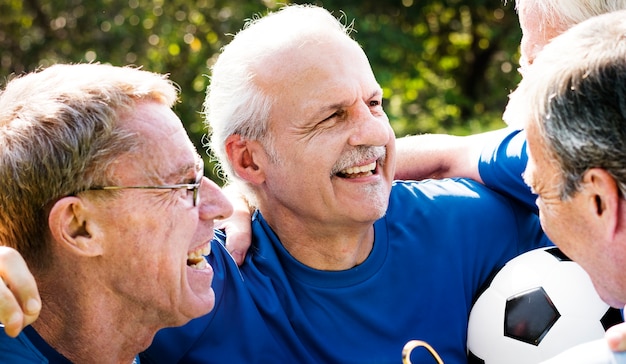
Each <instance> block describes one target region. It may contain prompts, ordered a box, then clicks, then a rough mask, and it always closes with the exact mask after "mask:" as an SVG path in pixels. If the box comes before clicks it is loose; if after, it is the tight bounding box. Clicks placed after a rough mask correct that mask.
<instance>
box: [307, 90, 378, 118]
mask: <svg viewBox="0 0 626 364" xmlns="http://www.w3.org/2000/svg"><path fill="white" fill-rule="evenodd" d="M382 94H383V90H382V89H381V88H377V89H375V90H374V91H372V92H371V93H370V95H369V97H367V98H366V99H367V100H369V99H372V98H374V97H377V96H382ZM353 103H354V101H349V100H344V101H340V102H337V103H334V104H331V105H326V106H323V107H322V108H320V109H319V110H318V111H317V112H316V113H315V115H316V116H315V117H316V118H318V117H321V116H322V115H324V114H327V113H328V112H330V111H332V110H336V109H341V108H342V107H346V106H349V105H352V104H353Z"/></svg>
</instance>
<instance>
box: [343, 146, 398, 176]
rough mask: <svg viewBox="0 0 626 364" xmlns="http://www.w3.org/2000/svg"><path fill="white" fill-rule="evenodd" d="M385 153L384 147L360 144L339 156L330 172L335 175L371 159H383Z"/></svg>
mask: <svg viewBox="0 0 626 364" xmlns="http://www.w3.org/2000/svg"><path fill="white" fill-rule="evenodd" d="M386 155H387V149H386V148H385V147H372V146H364V145H360V146H358V147H356V148H354V149H352V150H350V151H348V152H346V153H345V154H343V155H342V156H341V157H339V160H338V161H337V163H335V166H334V167H333V169H332V174H333V175H335V174H337V173H338V172H340V171H343V170H344V169H346V168H349V167H354V166H356V165H360V164H363V163H364V162H366V161H370V160H372V159H375V160H379V159H382V160H384V159H385V156H386Z"/></svg>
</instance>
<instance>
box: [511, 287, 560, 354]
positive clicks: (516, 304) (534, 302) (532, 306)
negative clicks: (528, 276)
mask: <svg viewBox="0 0 626 364" xmlns="http://www.w3.org/2000/svg"><path fill="white" fill-rule="evenodd" d="M559 317H561V314H560V313H559V311H558V310H557V309H556V307H555V306H554V304H553V303H552V300H550V297H548V295H547V293H546V291H544V289H543V288H541V287H537V288H533V289H529V290H527V291H524V292H522V293H520V294H517V295H515V296H512V297H509V298H508V299H507V300H506V306H505V309H504V335H505V336H508V337H510V338H513V339H517V340H520V341H523V342H525V343H528V344H532V345H535V346H538V345H539V343H541V340H542V339H543V338H544V337H545V335H546V334H547V333H548V331H549V330H550V328H551V327H552V325H554V323H555V322H556V320H558V319H559Z"/></svg>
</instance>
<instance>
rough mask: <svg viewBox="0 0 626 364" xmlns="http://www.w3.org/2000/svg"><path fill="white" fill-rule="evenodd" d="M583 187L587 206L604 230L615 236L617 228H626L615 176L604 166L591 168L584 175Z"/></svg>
mask: <svg viewBox="0 0 626 364" xmlns="http://www.w3.org/2000/svg"><path fill="white" fill-rule="evenodd" d="M583 187H584V191H585V199H586V201H587V206H586V207H585V208H587V209H588V211H589V213H590V214H592V215H591V216H593V219H594V220H596V222H599V223H600V224H601V227H602V228H603V231H604V232H605V233H607V234H609V237H610V238H613V236H614V234H615V233H616V232H617V229H619V228H624V223H625V222H626V220H625V218H626V216H622V214H623V213H624V211H623V209H622V207H623V206H622V204H621V201H622V198H621V195H620V190H619V187H618V185H617V182H616V181H615V178H613V176H611V174H609V173H608V172H607V171H606V170H604V169H602V168H591V169H589V170H588V171H587V172H585V174H584V175H583Z"/></svg>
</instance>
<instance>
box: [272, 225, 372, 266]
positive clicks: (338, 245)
mask: <svg viewBox="0 0 626 364" xmlns="http://www.w3.org/2000/svg"><path fill="white" fill-rule="evenodd" d="M263 217H264V218H265V220H266V221H267V222H268V224H269V225H270V226H271V227H272V229H273V230H274V232H275V233H276V235H277V236H278V237H279V239H280V241H281V243H282V244H283V246H284V247H285V249H286V250H287V251H288V252H289V254H291V255H292V256H293V257H294V258H295V259H296V260H298V261H299V262H300V263H302V264H304V265H306V266H309V267H311V268H314V269H319V270H335V271H337V270H346V269H350V268H352V267H354V266H357V265H359V264H361V263H363V261H365V259H367V257H368V256H369V254H370V252H371V251H372V248H373V246H374V225H373V223H354V224H350V225H338V224H337V225H334V224H328V223H324V222H320V223H316V222H307V223H305V222H303V221H302V219H297V218H295V217H293V216H285V215H281V216H274V215H272V214H269V216H267V215H266V214H263Z"/></svg>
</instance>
